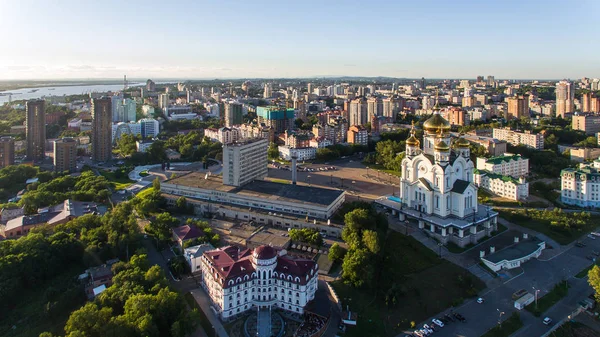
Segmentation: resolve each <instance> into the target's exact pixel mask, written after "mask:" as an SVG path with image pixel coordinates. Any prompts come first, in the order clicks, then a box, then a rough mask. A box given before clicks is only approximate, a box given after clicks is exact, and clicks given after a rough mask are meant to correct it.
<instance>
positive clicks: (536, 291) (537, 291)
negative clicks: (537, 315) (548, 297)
mask: <svg viewBox="0 0 600 337" xmlns="http://www.w3.org/2000/svg"><path fill="white" fill-rule="evenodd" d="M531 288H533V290H534V291H535V309H536V310H537V308H538V305H537V303H538V293H539V292H540V290H539V289H535V287H531Z"/></svg>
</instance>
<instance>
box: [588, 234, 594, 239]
mask: <svg viewBox="0 0 600 337" xmlns="http://www.w3.org/2000/svg"><path fill="white" fill-rule="evenodd" d="M587 237H588V238H590V239H592V240H596V237H595V236H593V235H592V234H588V236H587Z"/></svg>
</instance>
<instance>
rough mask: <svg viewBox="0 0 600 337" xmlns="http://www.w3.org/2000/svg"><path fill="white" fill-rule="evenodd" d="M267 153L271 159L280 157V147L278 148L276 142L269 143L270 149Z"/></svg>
mask: <svg viewBox="0 0 600 337" xmlns="http://www.w3.org/2000/svg"><path fill="white" fill-rule="evenodd" d="M267 155H268V157H269V159H277V158H279V149H278V148H277V144H275V143H271V144H269V150H268V151H267Z"/></svg>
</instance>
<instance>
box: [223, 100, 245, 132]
mask: <svg viewBox="0 0 600 337" xmlns="http://www.w3.org/2000/svg"><path fill="white" fill-rule="evenodd" d="M243 122H244V119H243V110H242V104H240V103H238V102H226V103H225V126H226V127H231V126H233V125H239V124H242V123H243Z"/></svg>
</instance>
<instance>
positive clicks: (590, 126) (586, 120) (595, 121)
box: [571, 115, 600, 135]
mask: <svg viewBox="0 0 600 337" xmlns="http://www.w3.org/2000/svg"><path fill="white" fill-rule="evenodd" d="M571 128H572V129H573V130H580V131H583V132H585V134H586V135H594V134H596V133H598V132H600V116H594V115H573V119H572V120H571Z"/></svg>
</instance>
